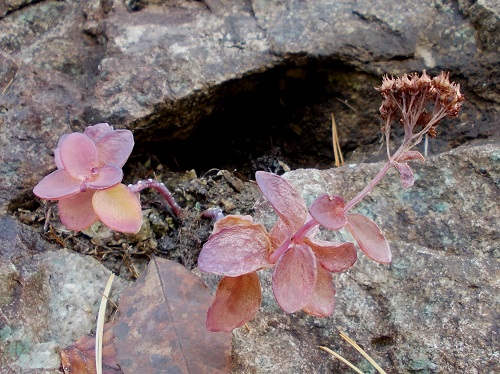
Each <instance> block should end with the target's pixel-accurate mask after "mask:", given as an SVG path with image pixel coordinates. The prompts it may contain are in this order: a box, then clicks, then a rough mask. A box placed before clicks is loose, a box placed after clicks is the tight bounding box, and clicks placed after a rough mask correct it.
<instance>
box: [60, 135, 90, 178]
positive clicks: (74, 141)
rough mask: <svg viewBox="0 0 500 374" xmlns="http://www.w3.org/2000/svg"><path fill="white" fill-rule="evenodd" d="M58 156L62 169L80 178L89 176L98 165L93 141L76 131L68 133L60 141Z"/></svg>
mask: <svg viewBox="0 0 500 374" xmlns="http://www.w3.org/2000/svg"><path fill="white" fill-rule="evenodd" d="M60 158H61V163H62V164H63V166H64V169H65V170H66V171H67V172H68V173H69V174H70V175H71V176H72V177H73V178H76V179H80V180H85V179H87V178H90V176H91V171H92V169H93V168H94V167H97V166H98V157H97V149H96V146H95V144H94V142H93V141H92V140H91V139H90V138H89V137H88V136H87V135H84V134H81V133H78V132H74V133H72V134H69V135H68V136H66V137H65V138H64V140H63V141H61V144H60Z"/></svg>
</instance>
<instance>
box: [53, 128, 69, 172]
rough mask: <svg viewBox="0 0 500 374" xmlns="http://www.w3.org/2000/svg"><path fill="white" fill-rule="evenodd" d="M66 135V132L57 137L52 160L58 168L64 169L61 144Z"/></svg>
mask: <svg viewBox="0 0 500 374" xmlns="http://www.w3.org/2000/svg"><path fill="white" fill-rule="evenodd" d="M67 136H68V134H64V135H63V136H61V137H60V138H59V142H58V143H57V147H56V149H54V161H55V163H56V166H57V168H58V169H64V165H63V164H62V161H61V144H62V143H63V142H64V139H65V138H66V137H67Z"/></svg>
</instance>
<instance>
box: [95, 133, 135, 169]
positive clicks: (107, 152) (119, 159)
mask: <svg viewBox="0 0 500 374" xmlns="http://www.w3.org/2000/svg"><path fill="white" fill-rule="evenodd" d="M96 147H97V152H98V154H99V164H100V165H105V164H113V165H116V166H118V167H120V168H121V167H122V166H123V165H125V162H127V159H128V158H129V156H130V154H131V153H132V148H134V135H133V134H132V132H131V131H129V130H114V131H112V132H109V133H107V134H105V135H104V136H102V137H101V138H100V139H99V140H98V141H97V143H96Z"/></svg>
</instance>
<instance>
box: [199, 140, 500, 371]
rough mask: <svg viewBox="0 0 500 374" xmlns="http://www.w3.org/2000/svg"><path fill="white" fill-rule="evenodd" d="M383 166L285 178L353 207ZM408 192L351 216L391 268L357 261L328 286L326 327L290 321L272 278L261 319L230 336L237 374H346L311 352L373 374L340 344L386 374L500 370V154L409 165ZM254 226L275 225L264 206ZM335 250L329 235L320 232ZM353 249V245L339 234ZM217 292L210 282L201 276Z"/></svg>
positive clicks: (381, 189) (497, 147) (386, 185)
mask: <svg viewBox="0 0 500 374" xmlns="http://www.w3.org/2000/svg"><path fill="white" fill-rule="evenodd" d="M382 165H383V164H381V163H375V164H360V165H345V166H343V167H341V168H338V169H331V170H323V171H318V170H313V169H302V170H295V171H292V172H289V173H287V174H285V176H286V178H287V179H288V180H290V181H291V182H292V184H293V185H294V186H296V188H297V189H298V190H299V191H300V192H301V194H302V195H303V197H304V198H305V199H306V201H309V202H310V201H311V200H312V199H313V198H314V197H316V196H318V195H320V194H322V193H325V192H327V193H331V194H333V193H338V194H341V195H343V196H345V197H346V198H352V197H354V195H355V194H356V193H357V192H358V191H360V190H361V189H362V188H363V187H364V185H365V184H366V183H367V182H368V181H369V180H370V179H371V177H373V176H374V175H375V174H376V173H377V171H378V170H379V169H380V168H381V167H382ZM414 172H415V175H416V178H417V181H416V183H415V185H414V186H413V187H412V188H410V189H407V190H403V189H402V187H401V186H400V182H399V177H398V176H397V174H396V172H390V173H389V174H388V175H387V177H386V178H385V179H384V180H383V181H382V182H381V183H380V184H379V185H378V186H377V187H375V189H374V190H373V191H372V192H371V193H370V195H369V197H368V198H367V199H365V200H364V201H363V202H362V203H360V204H359V206H358V207H357V208H356V209H355V210H357V211H358V212H362V213H363V214H368V215H369V216H371V217H372V218H374V219H375V221H376V222H377V223H378V224H379V225H380V227H381V228H382V230H383V231H384V232H385V234H386V236H387V238H388V240H389V242H390V245H391V249H392V252H393V262H392V264H391V265H390V266H384V265H379V264H376V263H374V262H373V261H370V260H369V259H367V257H366V256H364V255H363V254H360V256H359V259H358V262H357V263H356V264H355V265H354V267H352V268H351V269H349V270H348V271H347V272H345V273H341V274H337V275H336V276H335V277H334V284H335V286H336V289H337V295H336V311H335V313H334V314H333V315H332V316H331V317H329V318H324V319H321V318H315V317H311V316H307V315H305V314H304V313H296V314H292V315H287V314H285V313H284V312H283V311H281V309H279V307H278V306H277V305H276V302H275V301H274V298H273V296H272V291H271V285H270V278H271V277H270V272H269V271H266V272H261V273H260V276H261V283H262V287H263V290H264V297H263V303H262V308H261V310H260V312H259V314H258V315H257V318H256V319H255V320H253V321H251V322H250V323H248V329H247V328H245V327H242V328H240V329H237V330H235V331H234V348H233V350H234V352H235V354H234V355H235V359H236V362H235V364H236V366H235V369H234V372H235V373H241V372H252V373H270V372H272V373H304V372H307V373H326V372H336V373H338V372H347V367H346V366H345V365H343V364H340V363H339V361H336V360H335V362H332V360H331V358H329V356H328V354H327V353H325V352H324V351H322V350H319V349H318V346H319V345H323V346H327V347H330V348H331V349H333V350H334V351H336V352H338V353H340V354H341V355H343V356H344V357H345V358H347V359H348V360H350V361H351V362H353V363H355V364H356V365H358V367H359V368H361V370H363V372H367V373H368V372H375V371H374V369H373V368H372V367H371V365H369V363H368V362H367V361H365V360H364V359H363V358H362V357H361V356H360V355H359V354H358V353H357V352H355V351H354V349H353V348H351V347H350V346H349V345H348V344H347V343H346V342H344V341H343V340H342V339H341V338H340V336H339V331H344V332H346V333H347V334H348V335H349V336H350V337H351V338H353V339H354V340H355V341H356V342H357V343H358V344H359V345H361V346H362V347H363V348H364V349H365V350H366V351H367V352H368V353H369V354H370V356H371V357H372V358H373V359H375V361H376V362H377V363H378V364H380V365H381V366H382V367H383V368H384V370H386V371H387V372H388V373H478V374H479V373H494V372H496V371H498V370H499V369H500V366H499V364H498V362H499V361H498V355H499V351H500V341H499V337H498V310H499V308H500V296H499V295H500V266H499V265H500V247H499V244H498V243H499V242H500V240H499V239H500V237H499V235H500V234H499V232H500V231H499V222H500V207H499V205H498V201H499V195H500V192H499V185H500V144H498V143H496V144H488V145H482V146H476V147H460V148H457V149H455V150H453V151H451V152H449V153H445V154H441V155H438V156H432V157H428V159H427V161H426V162H425V163H424V164H415V165H414ZM254 218H255V219H257V220H259V221H260V222H264V223H266V224H267V225H269V224H271V223H272V222H273V221H274V219H275V217H274V214H273V213H272V211H271V210H270V209H269V206H268V204H267V203H266V202H265V201H264V200H261V201H259V202H258V203H257V204H256V215H255V216H254ZM322 235H324V238H331V233H330V232H323V233H322ZM344 239H346V240H348V239H349V237H348V234H346V233H344ZM202 276H203V277H204V278H205V279H206V280H207V283H209V284H210V285H211V286H212V287H215V285H216V279H215V277H213V276H210V275H206V274H202Z"/></svg>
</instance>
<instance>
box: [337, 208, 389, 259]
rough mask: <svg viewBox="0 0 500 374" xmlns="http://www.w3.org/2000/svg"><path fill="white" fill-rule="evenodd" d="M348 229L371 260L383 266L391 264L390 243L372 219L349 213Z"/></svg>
mask: <svg viewBox="0 0 500 374" xmlns="http://www.w3.org/2000/svg"><path fill="white" fill-rule="evenodd" d="M346 228H347V229H348V230H349V232H350V233H351V234H352V236H353V237H354V239H356V242H357V243H358V245H359V248H360V249H361V250H362V251H363V252H364V253H365V254H366V255H367V256H368V257H369V258H371V259H372V260H374V261H377V262H380V263H382V264H389V263H390V262H391V257H392V255H391V250H390V248H389V243H388V242H387V239H386V238H385V236H384V233H383V232H382V230H380V228H379V227H378V226H377V224H376V223H375V222H373V221H372V220H371V219H370V218H368V217H366V216H364V215H362V214H358V213H349V214H348V215H347V225H346Z"/></svg>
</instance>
